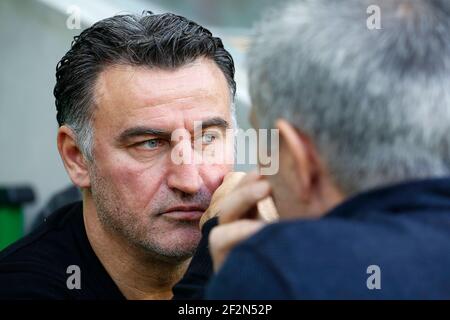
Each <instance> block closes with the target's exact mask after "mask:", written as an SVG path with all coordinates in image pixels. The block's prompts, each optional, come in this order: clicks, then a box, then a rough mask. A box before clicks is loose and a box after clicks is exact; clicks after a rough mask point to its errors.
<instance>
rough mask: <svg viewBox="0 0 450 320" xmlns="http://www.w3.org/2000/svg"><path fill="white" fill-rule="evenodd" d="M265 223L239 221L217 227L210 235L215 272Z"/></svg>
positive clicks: (210, 248) (210, 247)
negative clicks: (236, 248)
mask: <svg viewBox="0 0 450 320" xmlns="http://www.w3.org/2000/svg"><path fill="white" fill-rule="evenodd" d="M264 225H265V223H263V222H262V221H255V220H239V221H234V222H232V223H229V224H225V225H221V226H217V227H215V228H214V229H213V230H212V231H211V233H210V235H209V250H210V253H211V257H212V259H213V265H214V270H216V271H217V270H218V269H219V268H220V266H221V265H222V264H223V262H224V261H225V259H226V257H227V256H228V254H229V252H230V251H231V250H232V249H233V248H234V247H235V246H236V245H238V244H239V243H241V242H242V241H244V240H246V239H248V238H249V237H250V236H252V235H253V234H255V233H256V232H257V231H259V230H260V229H261V228H262V227H263V226H264Z"/></svg>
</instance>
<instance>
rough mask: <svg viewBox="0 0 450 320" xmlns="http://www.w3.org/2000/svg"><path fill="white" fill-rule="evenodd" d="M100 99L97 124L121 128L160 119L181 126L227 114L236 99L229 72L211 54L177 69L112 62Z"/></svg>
mask: <svg viewBox="0 0 450 320" xmlns="http://www.w3.org/2000/svg"><path fill="white" fill-rule="evenodd" d="M95 99H96V110H95V114H94V125H95V127H96V129H97V127H98V126H102V124H103V125H107V127H108V128H110V129H114V128H116V129H118V128H123V127H126V126H136V125H143V126H145V125H154V124H155V122H156V123H157V124H158V125H159V126H163V127H166V128H167V127H174V128H178V127H180V126H185V124H186V122H189V121H195V120H200V119H201V118H205V117H214V116H222V117H223V116H225V115H227V114H229V111H230V109H229V108H230V104H231V95H230V90H229V87H228V84H227V81H226V79H225V76H224V75H223V73H222V71H221V70H220V69H219V67H218V66H217V65H216V64H215V63H214V61H212V60H210V59H198V60H196V61H194V62H193V63H191V64H188V65H186V66H183V67H180V68H177V69H173V70H165V69H158V68H148V67H141V66H129V65H114V66H110V67H107V68H106V69H105V70H104V71H103V72H101V74H100V75H99V78H98V80H97V83H96V88H95ZM148 122H152V123H148ZM174 128H173V129H174Z"/></svg>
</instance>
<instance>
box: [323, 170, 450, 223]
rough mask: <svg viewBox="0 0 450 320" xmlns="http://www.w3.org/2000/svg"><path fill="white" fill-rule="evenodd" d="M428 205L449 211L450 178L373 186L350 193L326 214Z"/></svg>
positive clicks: (405, 209)
mask: <svg viewBox="0 0 450 320" xmlns="http://www.w3.org/2000/svg"><path fill="white" fill-rule="evenodd" d="M431 209H433V210H435V211H448V212H450V178H436V179H427V180H415V181H409V182H404V183H400V184H396V185H391V186H387V187H381V188H376V189H372V190H370V191H367V192H363V193H360V194H358V195H356V196H353V197H351V198H350V199H348V200H346V201H345V202H343V203H342V204H340V205H338V206H337V207H336V208H335V209H333V210H331V211H330V212H329V213H328V214H327V215H326V216H325V217H336V216H339V217H350V216H354V215H356V214H360V213H367V212H384V213H390V214H398V213H403V212H410V211H418V210H431Z"/></svg>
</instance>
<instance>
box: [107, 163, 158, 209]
mask: <svg viewBox="0 0 450 320" xmlns="http://www.w3.org/2000/svg"><path fill="white" fill-rule="evenodd" d="M102 175H103V177H105V179H108V180H109V181H110V183H111V184H112V186H113V188H114V189H115V190H116V196H117V198H119V199H120V200H121V201H124V202H125V203H127V206H132V207H139V208H143V207H145V206H147V205H148V203H149V201H151V200H152V198H153V196H154V195H155V194H156V193H157V191H158V189H159V187H160V185H161V183H162V180H163V179H164V169H163V168H161V167H160V166H158V165H153V166H151V167H149V166H148V165H143V164H141V163H137V162H132V161H120V160H117V161H114V162H109V163H108V165H107V166H106V167H105V168H104V170H103V171H102Z"/></svg>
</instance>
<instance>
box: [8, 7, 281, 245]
mask: <svg viewBox="0 0 450 320" xmlns="http://www.w3.org/2000/svg"><path fill="white" fill-rule="evenodd" d="M283 2H285V1H282V0H245V1H243V0H95V1H91V0H19V1H17V0H0V43H1V47H0V70H1V71H0V150H1V151H0V164H1V165H0V202H1V201H3V205H1V204H0V249H1V248H2V246H4V245H5V244H6V243H3V244H2V241H3V242H8V241H10V240H9V239H11V238H14V237H16V236H17V235H18V234H20V233H23V232H25V233H26V232H28V231H29V230H30V229H32V227H33V226H34V225H36V224H37V223H38V222H40V221H41V220H42V215H43V214H44V215H45V214H47V213H48V212H45V211H42V210H43V208H44V207H46V206H47V205H48V203H49V201H50V200H51V198H52V196H54V195H55V194H57V193H58V192H60V191H62V190H64V189H66V188H67V187H68V186H70V185H71V182H70V180H69V178H68V176H67V174H66V172H65V170H64V167H63V165H62V162H61V160H60V157H59V154H58V151H57V148H56V131H57V123H56V110H55V104H54V98H53V94H52V92H53V87H54V84H55V68H56V64H57V62H58V61H59V59H60V58H61V57H62V56H63V55H64V54H65V52H66V51H67V50H68V49H69V47H70V43H71V41H72V38H73V37H74V36H75V35H77V34H79V33H80V32H81V31H82V29H83V28H85V27H87V26H90V25H91V24H93V23H94V22H96V21H98V20H100V19H103V18H106V17H109V16H112V15H115V14H119V13H140V12H142V11H143V10H151V11H153V12H154V13H162V12H173V13H177V14H181V15H183V16H186V17H187V18H190V19H192V20H195V21H196V22H198V23H200V24H202V25H204V26H206V27H207V28H209V29H210V30H211V31H212V32H213V33H214V34H215V35H216V36H219V37H221V38H222V40H223V42H224V44H225V47H226V48H227V49H228V50H229V51H230V52H231V54H232V55H233V57H234V59H235V64H236V81H237V85H238V87H237V105H236V107H237V116H238V123H239V126H240V127H241V128H243V129H247V128H248V127H249V125H248V122H247V117H248V110H249V103H250V102H249V96H248V93H247V80H246V75H245V51H246V48H247V46H248V43H249V37H250V34H251V27H252V26H253V24H254V22H255V21H257V20H258V19H259V18H260V17H261V14H262V13H263V12H264V11H265V10H266V8H267V7H269V6H274V5H281V4H282V3H283ZM78 18H79V23H78V20H77V19H78ZM77 23H78V25H77ZM238 152H239V153H242V152H251V151H248V150H238ZM251 167H252V166H251V165H239V166H238V167H237V169H238V170H248V169H249V168H251ZM12 187H14V188H13V189H11V188H12ZM16 187H27V188H22V189H17V188H16ZM68 192H69V193H68V194H67V193H66V197H67V198H69V199H70V198H73V197H76V196H77V194H76V190H75V194H74V193H73V190H72V191H70V190H69V191H68ZM59 199H63V200H64V197H62V198H61V197H60V198H59ZM58 205H60V203H59V202H58V201H56V202H55V201H53V203H52V204H51V205H50V208H54V207H57V206H58ZM22 213H23V214H22ZM2 237H3V240H2Z"/></svg>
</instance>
